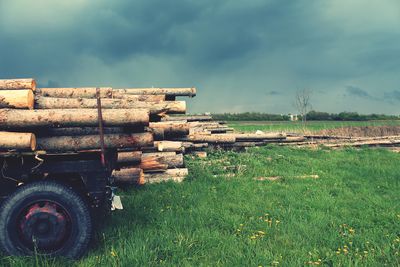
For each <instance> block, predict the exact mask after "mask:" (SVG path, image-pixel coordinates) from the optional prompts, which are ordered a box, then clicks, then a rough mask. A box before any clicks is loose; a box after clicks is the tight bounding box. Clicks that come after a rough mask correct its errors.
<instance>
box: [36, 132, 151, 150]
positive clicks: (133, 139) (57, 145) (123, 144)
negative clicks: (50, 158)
mask: <svg viewBox="0 0 400 267" xmlns="http://www.w3.org/2000/svg"><path fill="white" fill-rule="evenodd" d="M104 143H105V147H106V148H135V149H140V148H141V147H146V146H152V145H153V135H152V134H151V133H136V134H105V135H104ZM37 147H38V148H39V149H41V150H46V151H81V150H92V149H100V148H101V146H100V137H99V135H84V136H56V137H40V138H38V139H37Z"/></svg>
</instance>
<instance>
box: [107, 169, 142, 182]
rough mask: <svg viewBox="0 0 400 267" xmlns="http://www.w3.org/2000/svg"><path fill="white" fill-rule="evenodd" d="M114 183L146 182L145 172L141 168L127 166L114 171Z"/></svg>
mask: <svg viewBox="0 0 400 267" xmlns="http://www.w3.org/2000/svg"><path fill="white" fill-rule="evenodd" d="M112 178H113V179H114V183H116V184H119V185H126V184H128V185H133V184H139V185H140V184H144V173H143V170H142V169H140V168H127V169H121V170H114V171H113V172H112Z"/></svg>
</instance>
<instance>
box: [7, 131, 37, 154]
mask: <svg viewBox="0 0 400 267" xmlns="http://www.w3.org/2000/svg"><path fill="white" fill-rule="evenodd" d="M0 150H31V151H35V150H36V137H35V135H34V134H33V133H16V132H0Z"/></svg>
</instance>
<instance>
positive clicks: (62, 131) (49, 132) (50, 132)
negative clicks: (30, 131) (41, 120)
mask: <svg viewBox="0 0 400 267" xmlns="http://www.w3.org/2000/svg"><path fill="white" fill-rule="evenodd" d="M136 128H138V130H136ZM128 129H130V130H128ZM134 129H135V130H131V128H124V127H104V128H103V132H104V133H105V134H121V133H134V132H139V131H140V132H143V129H144V128H143V127H140V126H138V127H135V128H134ZM140 129H141V130H140ZM35 132H36V133H37V135H38V136H68V135H73V136H75V135H94V134H99V133H100V130H99V128H98V127H64V128H44V129H43V128H41V129H38V130H35Z"/></svg>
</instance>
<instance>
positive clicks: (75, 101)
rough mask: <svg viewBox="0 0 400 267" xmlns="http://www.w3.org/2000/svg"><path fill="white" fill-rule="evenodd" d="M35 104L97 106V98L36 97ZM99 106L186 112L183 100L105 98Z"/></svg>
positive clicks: (40, 107)
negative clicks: (147, 100) (141, 100)
mask: <svg viewBox="0 0 400 267" xmlns="http://www.w3.org/2000/svg"><path fill="white" fill-rule="evenodd" d="M35 106H36V108H37V109H75V108H78V109H81V108H97V100H96V99H89V98H54V97H38V98H37V99H36V105H35ZM101 106H102V108H104V109H128V108H138V109H149V110H150V113H151V114H160V113H170V114H179V113H185V112H186V102H185V101H168V102H135V101H131V100H129V99H108V98H105V99H102V100H101Z"/></svg>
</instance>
